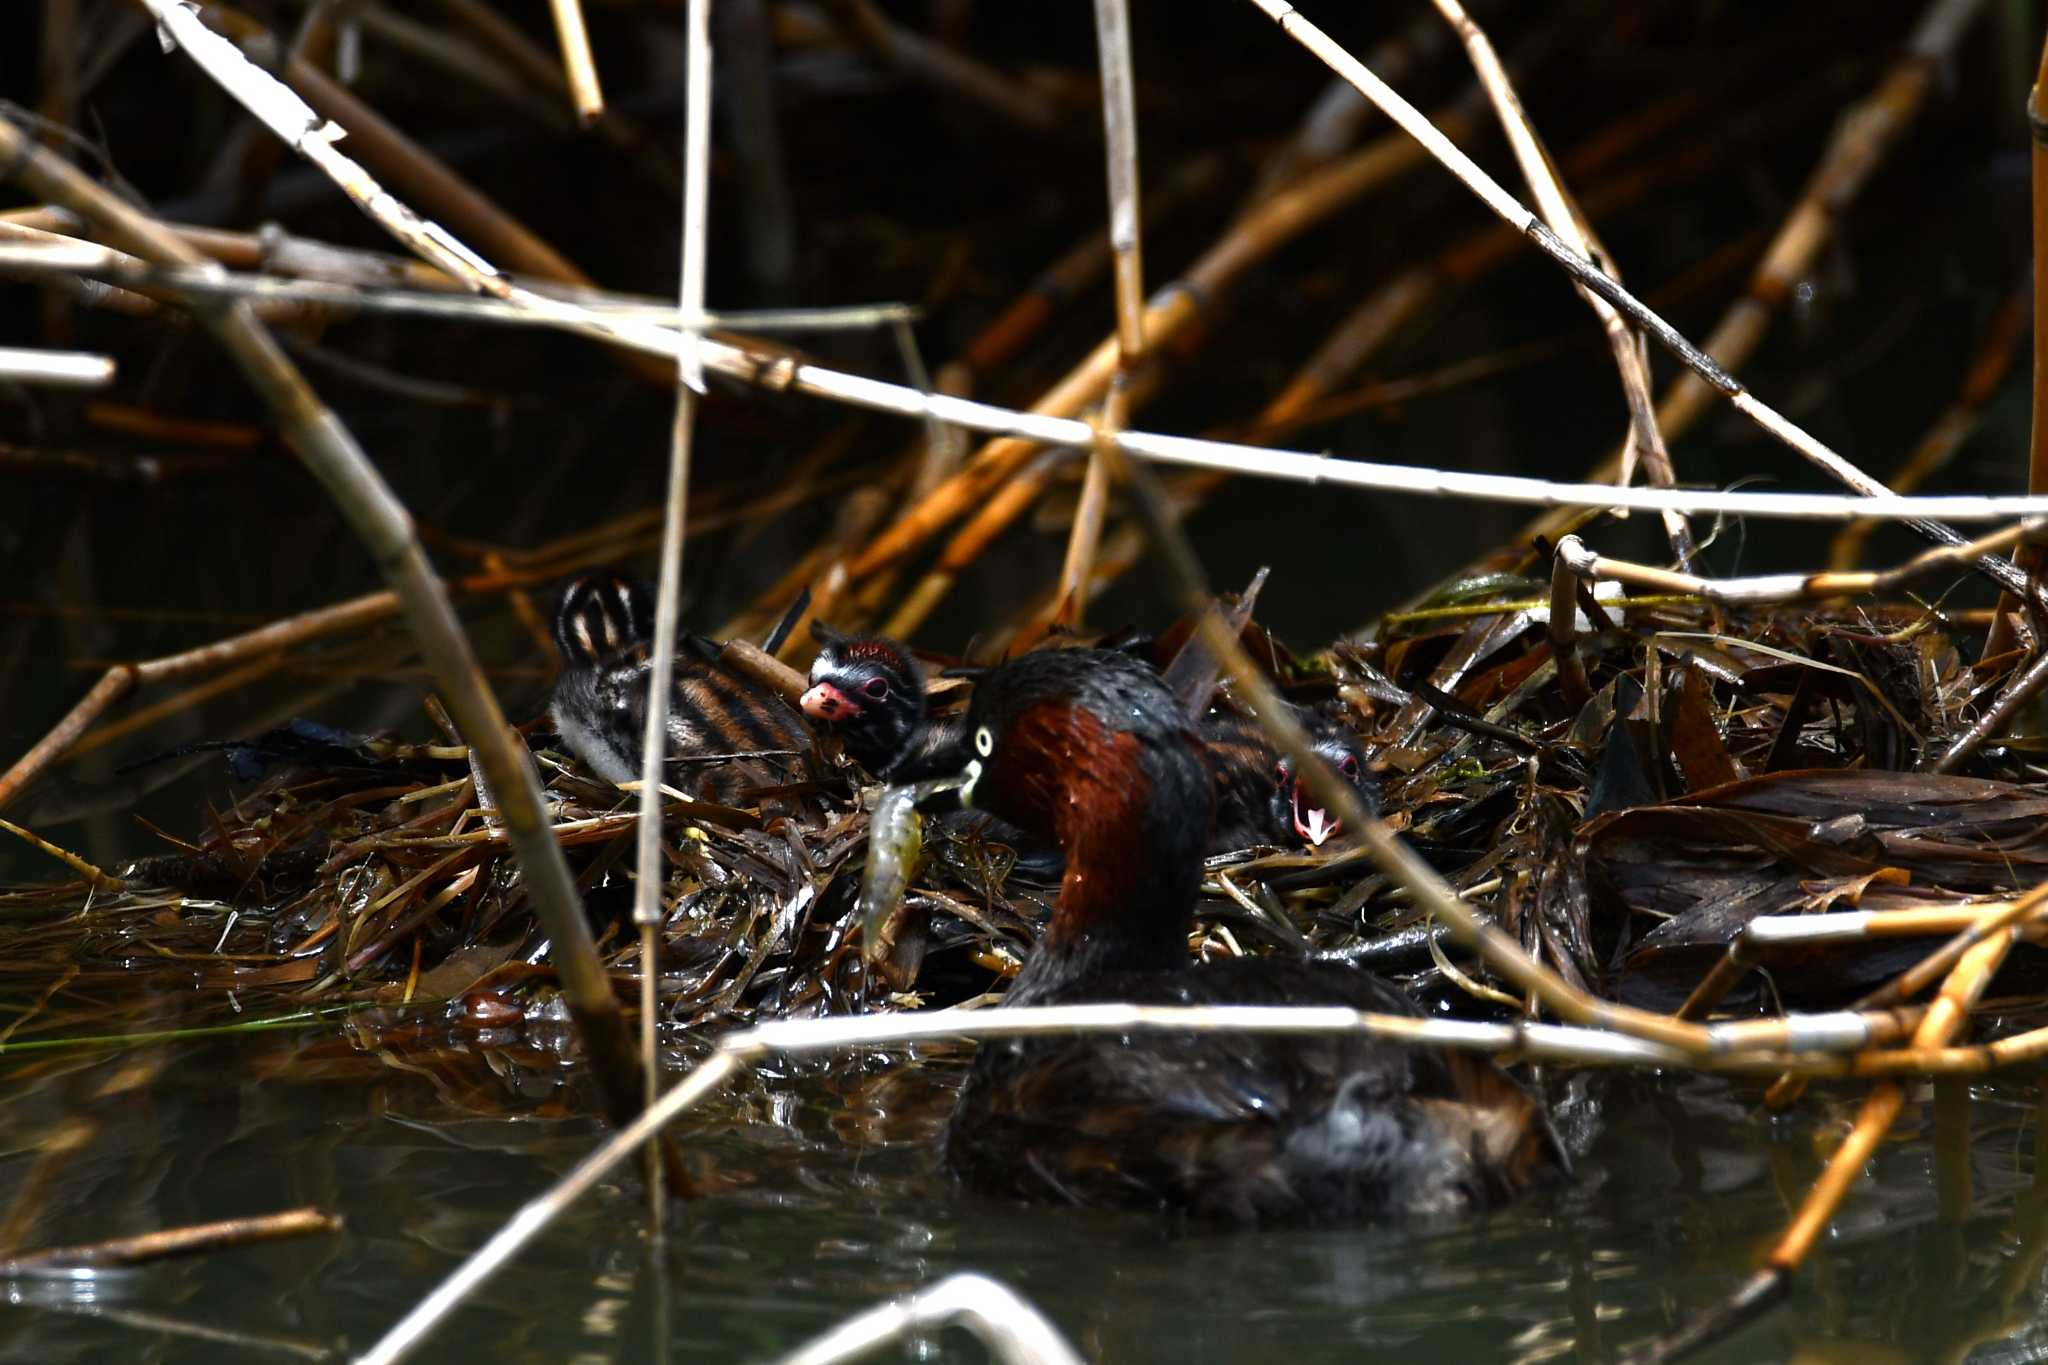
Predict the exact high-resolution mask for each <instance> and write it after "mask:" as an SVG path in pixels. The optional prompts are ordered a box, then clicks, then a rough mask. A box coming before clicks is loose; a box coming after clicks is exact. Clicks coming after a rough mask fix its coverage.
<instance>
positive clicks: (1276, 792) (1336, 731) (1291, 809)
mask: <svg viewBox="0 0 2048 1365" xmlns="http://www.w3.org/2000/svg"><path fill="white" fill-rule="evenodd" d="M1309 733H1310V734H1311V735H1312V736H1313V737H1314V739H1315V752H1316V757H1318V758H1320V759H1322V760H1323V762H1325V763H1327V764H1329V765H1330V766H1331V767H1332V768H1334V769H1336V770H1337V776H1339V777H1341V778H1343V779H1344V780H1345V781H1346V782H1348V783H1350V784H1351V786H1352V787H1353V788H1354V789H1355V790H1356V791H1357V792H1358V795H1359V799H1360V800H1362V801H1364V802H1365V808H1366V809H1367V810H1369V811H1372V812H1373V813H1374V814H1378V812H1379V804H1380V803H1379V793H1378V792H1377V791H1376V790H1375V789H1374V786H1373V782H1372V779H1371V778H1370V777H1368V776H1367V774H1366V771H1365V746H1364V745H1362V744H1360V743H1359V742H1358V738H1357V737H1356V736H1355V735H1353V734H1351V732H1350V731H1348V730H1344V729H1341V728H1339V727H1338V726H1336V725H1334V724H1331V723H1329V722H1327V721H1324V722H1322V723H1320V724H1318V725H1315V726H1314V727H1312V728H1311V730H1310V732H1309ZM1272 815H1273V826H1274V828H1275V829H1283V830H1284V829H1291V830H1293V831H1294V833H1295V835H1296V836H1297V837H1298V838H1300V839H1301V840H1302V841H1303V842H1304V843H1306V844H1308V845H1309V846H1310V847H1312V848H1321V847H1322V846H1323V845H1324V844H1325V843H1326V842H1328V841H1329V839H1330V838H1331V836H1332V835H1335V834H1336V833H1337V832H1338V831H1339V830H1340V829H1341V828H1342V826H1341V825H1340V824H1339V823H1338V821H1337V819H1336V817H1335V816H1333V815H1331V814H1330V812H1329V811H1327V810H1325V809H1324V808H1323V805H1322V803H1321V802H1320V801H1318V800H1316V798H1315V796H1314V794H1313V793H1311V792H1310V791H1309V789H1308V784H1307V783H1305V782H1303V781H1302V780H1301V776H1300V774H1298V773H1297V772H1295V770H1294V760H1293V759H1292V758H1289V757H1288V756H1287V755H1285V754H1282V755H1281V756H1280V758H1279V759H1278V761H1277V762H1276V763H1275V765H1274V770H1273V812H1272Z"/></svg>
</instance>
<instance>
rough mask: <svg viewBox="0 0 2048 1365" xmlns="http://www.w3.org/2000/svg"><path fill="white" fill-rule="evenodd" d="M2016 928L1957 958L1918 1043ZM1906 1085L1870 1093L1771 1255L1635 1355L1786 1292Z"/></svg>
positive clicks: (1952, 1014)
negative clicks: (1708, 1304)
mask: <svg viewBox="0 0 2048 1365" xmlns="http://www.w3.org/2000/svg"><path fill="white" fill-rule="evenodd" d="M2012 942H2013V940H2012V935H2011V934H2010V933H2009V932H2008V933H2003V934H1998V935H1996V936H1994V937H1992V938H1989V939H1986V940H1984V941H1983V942H1980V943H1978V944H1976V946H1974V947H1972V948H1971V949H1970V950H1969V951H1968V952H1967V953H1965V954H1964V955H1963V957H1962V959H1961V960H1960V961H1959V962H1957V963H1956V964H1955V968H1954V970H1953V971H1951V972H1950V973H1949V977H1948V980H1947V981H1946V982H1944V983H1943V985H1942V990H1941V995H1940V996H1939V997H1937V998H1936V1000H1935V1002H1934V1004H1933V1005H1932V1006H1931V1007H1930V1008H1929V1009H1928V1011H1927V1013H1926V1014H1925V1015H1924V1016H1923V1017H1922V1018H1921V1020H1920V1023H1919V1026H1918V1027H1916V1028H1915V1029H1914V1031H1913V1049H1914V1051H1916V1052H1925V1051H1930V1050H1934V1049H1939V1048H1941V1047H1942V1046H1943V1045H1944V1044H1946V1043H1947V1042H1948V1041H1949V1039H1951V1038H1953V1037H1954V1036H1955V1034H1956V1032H1957V1031H1958V1030H1960V1029H1961V1028H1962V1027H1963V1025H1964V1023H1966V1022H1967V1021H1968V1018H1969V1013H1970V1009H1971V1007H1972V1006H1974V1005H1975V1004H1976V1002H1977V1000H1978V999H1979V998H1981V997H1982V996H1983V993H1984V988H1985V987H1986V986H1988V985H1989V984H1990V982H1991V978H1992V977H1993V976H1994V975H1995V974H1996V973H1997V971H1998V968H1999V965H2000V964H2001V963H2003V962H2004V960H2005V955H2006V953H2007V951H2008V950H2010V948H2011V947H2012ZM1905 1102H1906V1092H1905V1090H1904V1089H1903V1088H1901V1087H1900V1086H1899V1085H1898V1084H1897V1083H1896V1082H1893V1081H1886V1082H1884V1083H1883V1084H1881V1085H1879V1086H1878V1087H1877V1088H1876V1089H1874V1090H1872V1091H1871V1092H1870V1094H1869V1095H1867V1096H1865V1097H1864V1101H1863V1107H1862V1109H1861V1110H1860V1111H1858V1113H1857V1115H1856V1122H1855V1124H1854V1125H1853V1126H1852V1127H1851V1128H1850V1130H1849V1134H1848V1136H1847V1137H1845V1138H1843V1139H1842V1144H1841V1146H1839V1147H1837V1148H1836V1149H1835V1152H1834V1155H1833V1156H1832V1157H1830V1158H1829V1160H1828V1164H1827V1166H1826V1168H1825V1169H1823V1170H1822V1171H1821V1173H1820V1178H1819V1179H1818V1180H1816V1181H1814V1183H1813V1188H1812V1189H1811V1190H1809V1191H1808V1192H1807V1196H1806V1199H1805V1201H1804V1202H1803V1203H1802V1204H1801V1205H1800V1206H1799V1208H1798V1210H1797V1211H1795V1212H1794V1214H1793V1215H1792V1219H1791V1221H1790V1223H1788V1224H1787V1225H1786V1228H1785V1231H1784V1233H1783V1234H1781V1235H1780V1237H1779V1238H1778V1241H1777V1243H1776V1244H1775V1245H1774V1246H1773V1247H1772V1248H1771V1250H1770V1252H1769V1254H1768V1255H1767V1256H1766V1257H1765V1260H1764V1264H1763V1265H1762V1266H1761V1267H1759V1268H1758V1269H1757V1270H1756V1271H1755V1272H1754V1273H1752V1274H1751V1275H1750V1276H1749V1277H1748V1278H1746V1279H1745V1280H1744V1281H1743V1282H1742V1284H1741V1285H1739V1286H1738V1287H1737V1288H1736V1289H1735V1290H1734V1292H1732V1293H1731V1294H1729V1295H1728V1296H1727V1297H1726V1298H1724V1299H1723V1300H1721V1302H1719V1303H1717V1304H1715V1305H1714V1306H1713V1307H1711V1308H1709V1309H1708V1310H1707V1311H1706V1312H1704V1313H1701V1314H1699V1315H1698V1316H1697V1317H1696V1318H1695V1319H1694V1320H1693V1321H1692V1322H1690V1323H1688V1324H1687V1325H1686V1326H1685V1327H1683V1328H1681V1329H1680V1330H1679V1331H1678V1332H1675V1333H1673V1334H1672V1335H1671V1336H1669V1337H1666V1338H1664V1339H1663V1340H1662V1341H1659V1342H1657V1343H1655V1344H1654V1345H1652V1346H1651V1347H1650V1348H1649V1349H1648V1350H1646V1351H1642V1352H1638V1353H1636V1354H1635V1355H1633V1356H1631V1360H1633V1361H1637V1362H1662V1361H1673V1360H1678V1359H1680V1358H1682V1357H1684V1356H1687V1355H1690V1354H1691V1353H1693V1352H1694V1351H1697V1350H1699V1349H1700V1348H1702V1347H1704V1346H1706V1345H1709V1344H1710V1343H1712V1342H1714V1341H1717V1340H1719V1339H1721V1338H1723V1337H1725V1336H1727V1335H1728V1334H1729V1333H1731V1332H1733V1331H1735V1330H1737V1329H1738V1328H1740V1327H1742V1326H1743V1325H1744V1324H1746V1323H1748V1322H1750V1321H1752V1320H1753V1319H1754V1318H1755V1317H1756V1316H1757V1315H1758V1314H1759V1313H1761V1312H1762V1311H1763V1310H1764V1309H1765V1308H1767V1307H1768V1306H1769V1305H1771V1304H1772V1303H1775V1302H1776V1301H1777V1300H1778V1299H1779V1298H1781V1297H1782V1296H1783V1295H1784V1293H1785V1291H1786V1289H1787V1287H1788V1286H1789V1285H1790V1284H1791V1282H1792V1276H1793V1274H1794V1273H1795V1272H1796V1271H1797V1270H1798V1269H1799V1267H1800V1265H1801V1264H1802V1263H1803V1262H1804V1261H1805V1260H1806V1256H1807V1253H1808V1252H1810V1251H1811V1250H1812V1249H1813V1244H1814V1242H1815V1241H1817V1240H1818V1239H1819V1238H1820V1236H1821V1234H1822V1233H1823V1232H1825V1231H1826V1229H1827V1225H1828V1222H1829V1220H1830V1219H1832V1218H1833V1217H1834V1216H1835V1211H1836V1210H1837V1209H1839V1208H1840V1207H1841V1205H1842V1200H1843V1199H1844V1198H1845V1197H1846V1196H1847V1195H1848V1193H1849V1187H1850V1186H1852V1185H1853V1184H1855V1183H1856V1181H1857V1179H1858V1178H1859V1177H1860V1176H1861V1175H1862V1174H1863V1168H1864V1166H1865V1165H1867V1164H1868V1163H1869V1161H1870V1158H1871V1155H1872V1154H1873V1153H1875V1152H1876V1150H1877V1144H1878V1143H1880V1142H1882V1141H1883V1140H1884V1135H1885V1134H1886V1133H1888V1132H1890V1131H1891V1128H1892V1125H1893V1124H1894V1123H1896V1122H1897V1121H1898V1117H1899V1111H1900V1110H1901V1109H1903V1108H1904V1107H1905Z"/></svg>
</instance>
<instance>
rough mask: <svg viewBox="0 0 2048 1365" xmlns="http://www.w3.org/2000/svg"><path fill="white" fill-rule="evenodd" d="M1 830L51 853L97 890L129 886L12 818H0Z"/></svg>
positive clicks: (120, 888) (114, 889) (119, 888)
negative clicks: (23, 826) (18, 823)
mask: <svg viewBox="0 0 2048 1365" xmlns="http://www.w3.org/2000/svg"><path fill="white" fill-rule="evenodd" d="M0 830H4V831H5V832H7V833H8V834H12V835H13V836H14V837H15V838H17V839H19V840H21V841H22V842H23V843H25V844H27V845H29V846H30V847H31V848H35V849H37V850H39V851H41V852H43V853H47V854H49V855H50V856H51V857H52V858H55V859H56V860H57V861H58V862H60V863H62V864H64V866H66V867H68V868H70V869H71V870H72V871H73V872H76V873H77V874H78V875H79V876H81V877H83V878H84V879H85V884H86V885H87V886H90V887H91V888H92V889H93V890H95V891H119V890H122V889H123V888H125V887H126V886H127V883H126V882H124V881H122V880H121V879H120V878H119V877H110V876H108V875H107V874H106V873H104V872H102V871H100V869H99V868H97V867H95V866H93V865H92V864H91V863H89V862H87V861H86V860H85V859H83V858H81V857H79V856H78V855H77V854H76V853H73V852H71V851H70V850H69V849H64V848H59V847H57V845H55V844H53V843H51V842H50V841H49V840H48V839H45V838H43V837H42V836H41V835H40V834H37V833H35V832H33V831H32V830H26V829H23V828H22V827H21V826H20V825H17V824H15V823H14V822H13V821H11V820H0Z"/></svg>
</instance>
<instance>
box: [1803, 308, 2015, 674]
mask: <svg viewBox="0 0 2048 1365" xmlns="http://www.w3.org/2000/svg"><path fill="white" fill-rule="evenodd" d="M2032 295H2033V288H2032V284H2031V281H2030V282H2028V283H2027V284H2025V285H2023V286H2022V287H2021V288H2019V289H2015V290H2013V291H2012V292H2011V293H2010V294H2008V295H2007V296H2006V298H2005V301H2004V302H2003V303H2001V304H1999V306H1998V308H1997V310H1996V311H1994V312H1993V313H1992V315H1991V317H1990V319H1989V321H1987V322H1986V323H1985V324H1984V334H1983V336H1982V337H1980V338H1979V340H1978V343H1977V351H1976V353H1975V354H1974V355H1973V356H1971V358H1970V364H1969V367H1968V368H1967V369H1966V370H1965V371H1964V373H1963V382H1962V386H1961V388H1960V390H1959V391H1958V392H1957V394H1956V397H1955V401H1954V402H1952V403H1950V404H1949V405H1948V407H1946V408H1944V409H1942V413H1941V416H1939V417H1937V418H1935V419H1934V423H1933V425H1931V426H1929V427H1928V428H1927V430H1926V432H1925V433H1923V434H1922V435H1921V437H1920V441H1919V443H1918V444H1917V445H1915V446H1914V447H1913V451H1912V453H1911V454H1910V455H1908V456H1907V457H1906V459H1905V462H1904V463H1903V464H1901V465H1900V466H1899V467H1898V468H1897V469H1896V470H1894V471H1893V473H1892V477H1891V487H1892V491H1893V492H1895V493H1912V492H1917V491H1918V490H1919V489H1920V488H1921V486H1922V485H1924V484H1925V483H1926V482H1927V481H1928V480H1929V479H1931V478H1933V477H1934V476H1935V475H1936V474H1937V473H1939V472H1940V471H1941V470H1943V469H1945V468H1947V467H1948V462H1949V461H1950V460H1951V459H1953V458H1955V454H1956V452H1957V451H1959V450H1961V449H1962V447H1963V443H1964V442H1965V441H1967V440H1969V439H1970V437H1971V436H1972V435H1974V434H1975V433H1976V431H1977V428H1978V426H1979V425H1980V424H1981V423H1982V421H1983V417H1984V406H1985V404H1987V403H1989V402H1990V401H1991V400H1992V399H1993V398H1994V397H1996V396H1997V394H1998V390H1999V388H2000V386H2001V385H2002V384H2003V383H2004V382H2005V376H2006V372H2007V371H2008V370H2010V369H2011V368H2012V361H2013V355H2014V353H2015V352H2016V351H2017V350H2018V349H2019V342H2020V338H2022V337H2024V336H2025V335H2026V334H2027V322H2028V318H2029V316H2030V308H2029V305H2030V304H2031V303H2032V302H2033V298H2032ZM2030 491H2039V490H2030ZM1874 529H1875V527H1874V526H1873V525H1872V524H1871V523H1870V522H1866V521H1858V522H1852V523H1850V524H1849V525H1847V526H1844V527H1843V528H1842V529H1841V531H1840V532H1839V533H1838V534H1837V535H1836V536H1835V540H1834V544H1833V545H1831V546H1830V547H1829V548H1828V567H1829V568H1831V569H1834V570H1836V571H1837V572H1847V571H1849V570H1852V569H1854V568H1855V567H1856V565H1857V563H1858V561H1860V560H1861V559H1862V558H1863V546H1864V543H1865V542H1866V541H1868V540H1869V539H1870V533H1871V531H1872V530H1874ZM2030 553H2031V551H2029V550H2027V549H2024V548H2023V549H2021V550H2020V552H2019V553H2018V554H2017V555H2016V556H2015V562H2017V563H2021V564H2024V563H2026V562H2027V557H2028V555H2029V554H2030ZM1991 653H1992V651H1990V650H1986V651H1985V654H1986V655H1987V656H1988V655H1989V654H1991Z"/></svg>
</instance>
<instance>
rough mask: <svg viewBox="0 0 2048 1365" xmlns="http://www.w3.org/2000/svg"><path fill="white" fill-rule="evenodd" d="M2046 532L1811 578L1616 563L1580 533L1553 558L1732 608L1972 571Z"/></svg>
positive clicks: (2035, 527) (1604, 577) (2035, 528)
mask: <svg viewBox="0 0 2048 1365" xmlns="http://www.w3.org/2000/svg"><path fill="white" fill-rule="evenodd" d="M2044 530H2048V522H2043V521H2038V520H2033V519H2029V520H2026V521H2022V522H2019V523H2017V524H2015V525H2012V526H2007V527H2005V528H2003V529H2002V530H1997V531H1993V532H1992V533H1991V534H1989V535H1986V536H1979V537H1978V538H1977V539H1975V540H1970V541H1964V542H1963V543H1962V544H1960V545H1954V546H1949V545H1937V546H1935V547H1934V548H1933V549H1931V550H1925V551H1922V552H1921V553H1920V554H1917V555H1915V556H1914V557H1913V558H1911V559H1909V560H1907V561H1906V562H1905V563H1903V564H1898V565H1894V566H1893V567H1891V568H1889V569H1858V570H1855V571H1852V572H1843V571H1839V570H1835V569H1824V570H1822V571H1821V572H1819V573H1811V574H1798V573H1785V574H1758V575H1755V576H1753V577H1749V578H1701V577H1699V576H1698V575H1697V574H1689V573H1680V572H1678V571H1677V570H1675V569H1660V568H1658V567H1657V566H1656V565H1654V564H1636V563H1633V562H1631V561H1629V560H1626V559H1614V558H1611V557H1609V556H1607V555H1603V554H1600V553H1598V552H1597V551H1595V550H1592V549H1589V548H1587V546H1586V543H1585V542H1584V541H1583V540H1581V539H1579V538H1578V537H1577V536H1575V535H1571V536H1566V537H1564V538H1563V539H1562V540H1560V541H1558V542H1557V547H1556V549H1555V550H1554V551H1553V552H1552V554H1553V556H1554V558H1555V560H1556V562H1557V563H1558V564H1559V565H1562V566H1564V567H1565V568H1566V569H1568V570H1569V571H1570V572H1571V573H1572V574H1574V575H1576V576H1578V577H1580V578H1587V579H1594V580H1598V581H1604V582H1613V583H1628V584H1631V585H1633V586H1635V587H1638V588H1651V589H1654V590H1656V591H1658V592H1664V593H1678V594H1683V595H1685V596H1689V597H1701V598H1705V599H1706V600H1708V601H1710V602H1719V603H1722V604H1724V605H1727V606H1765V605H1770V604H1774V603H1779V602H1804V601H1812V600H1815V599H1819V598H1826V597H1857V596H1862V595H1864V594H1866V593H1874V592H1885V591H1888V590H1890V589H1892V588H1896V587H1898V586H1899V585H1900V584H1902V583H1906V582H1910V581H1911V580H1913V579H1915V578H1918V577H1919V576H1921V575H1922V574H1928V573H1934V572H1936V571H1937V570H1941V569H1967V568H1969V567H1970V565H1972V564H1973V563H1976V562H1978V561H1980V560H1981V559H1982V558H1983V557H1984V556H1986V555H1990V554H1996V553H1997V552H1998V551H2000V550H2005V549H2010V548H2011V547H2013V546H2015V545H2026V544H2029V543H2031V542H2032V541H2033V540H2035V539H2036V538H2038V537H2039V536H2040V535H2041V534H2042V533H2043V531H2044ZM1554 591H1555V589H1554V588H1553V592H1554Z"/></svg>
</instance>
